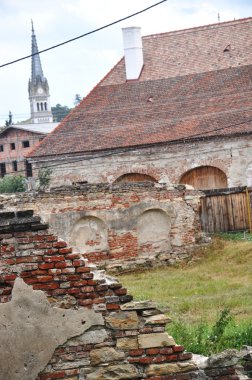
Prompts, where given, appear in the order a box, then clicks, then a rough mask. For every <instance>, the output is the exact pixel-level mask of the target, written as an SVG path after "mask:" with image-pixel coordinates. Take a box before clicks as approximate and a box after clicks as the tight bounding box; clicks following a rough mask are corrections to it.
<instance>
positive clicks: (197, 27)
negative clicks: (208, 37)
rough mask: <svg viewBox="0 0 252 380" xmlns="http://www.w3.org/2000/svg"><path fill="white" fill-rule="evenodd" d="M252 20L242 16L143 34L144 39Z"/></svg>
mask: <svg viewBox="0 0 252 380" xmlns="http://www.w3.org/2000/svg"><path fill="white" fill-rule="evenodd" d="M250 21H252V17H246V18H240V19H237V20H230V21H223V22H217V23H213V24H207V25H201V26H195V27H191V28H185V29H178V30H171V31H169V32H163V33H154V34H148V35H146V36H143V37H142V38H143V39H146V40H147V39H148V38H153V37H155V36H157V37H158V36H165V35H171V34H172V35H176V34H183V33H188V32H194V31H197V30H207V29H210V28H213V27H214V28H222V27H226V26H230V25H237V24H245V23H247V22H250Z"/></svg>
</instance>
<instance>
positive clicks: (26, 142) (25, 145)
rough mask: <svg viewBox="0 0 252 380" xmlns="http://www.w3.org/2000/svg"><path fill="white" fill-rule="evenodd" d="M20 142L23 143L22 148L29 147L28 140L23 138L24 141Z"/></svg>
mask: <svg viewBox="0 0 252 380" xmlns="http://www.w3.org/2000/svg"><path fill="white" fill-rule="evenodd" d="M22 144H23V148H29V146H30V141H29V140H25V141H23V142H22Z"/></svg>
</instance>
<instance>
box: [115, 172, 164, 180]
mask: <svg viewBox="0 0 252 380" xmlns="http://www.w3.org/2000/svg"><path fill="white" fill-rule="evenodd" d="M146 181H149V182H157V180H156V179H155V178H154V177H152V176H151V175H149V174H145V173H140V172H133V173H125V174H122V175H121V176H119V177H117V178H116V180H115V181H114V182H115V183H123V182H146Z"/></svg>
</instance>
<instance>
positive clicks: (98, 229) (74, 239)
mask: <svg viewBox="0 0 252 380" xmlns="http://www.w3.org/2000/svg"><path fill="white" fill-rule="evenodd" d="M71 243H72V244H73V245H74V246H76V247H77V248H78V249H79V250H80V252H82V253H90V252H97V251H105V250H108V231H107V227H106V224H105V223H104V222H103V220H101V219H99V218H96V217H94V216H87V217H84V218H81V219H80V220H78V221H77V222H76V223H75V225H74V227H73V229H72V234H71Z"/></svg>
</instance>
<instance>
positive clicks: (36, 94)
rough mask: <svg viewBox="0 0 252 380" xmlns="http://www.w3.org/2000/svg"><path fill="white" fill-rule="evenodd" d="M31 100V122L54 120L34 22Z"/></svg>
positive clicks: (30, 82)
mask: <svg viewBox="0 0 252 380" xmlns="http://www.w3.org/2000/svg"><path fill="white" fill-rule="evenodd" d="M28 90H29V100H30V108H31V123H36V124H39V123H51V122H52V121H53V116H52V111H51V105H50V94H49V86H48V82H47V79H46V78H45V77H44V74H43V71H42V66H41V61H40V56H39V54H38V45H37V40H36V36H35V33H34V28H33V23H32V67H31V79H30V80H29V88H28Z"/></svg>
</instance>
